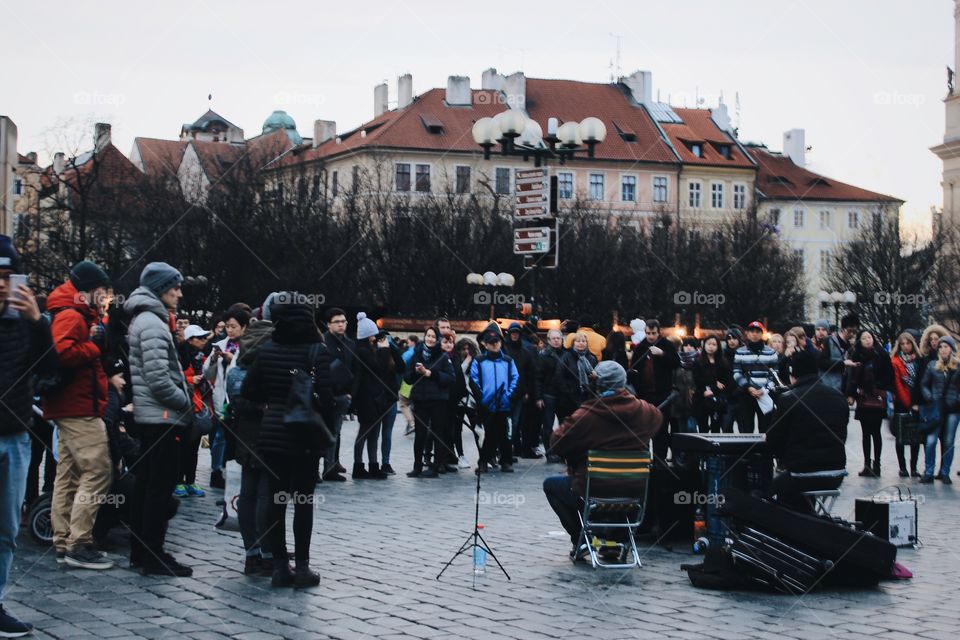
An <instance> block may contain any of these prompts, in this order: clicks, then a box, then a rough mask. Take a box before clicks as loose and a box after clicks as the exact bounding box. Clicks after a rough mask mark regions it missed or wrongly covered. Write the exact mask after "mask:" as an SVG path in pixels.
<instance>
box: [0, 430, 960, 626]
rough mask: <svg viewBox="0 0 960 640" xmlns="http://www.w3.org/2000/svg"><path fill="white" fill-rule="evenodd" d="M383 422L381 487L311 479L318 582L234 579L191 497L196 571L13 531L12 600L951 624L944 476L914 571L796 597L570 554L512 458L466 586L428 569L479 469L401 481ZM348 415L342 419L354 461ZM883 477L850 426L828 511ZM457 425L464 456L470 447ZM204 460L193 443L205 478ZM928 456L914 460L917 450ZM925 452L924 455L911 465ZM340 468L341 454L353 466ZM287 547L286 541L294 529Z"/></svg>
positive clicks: (514, 621) (953, 553)
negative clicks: (94, 562) (87, 560)
mask: <svg viewBox="0 0 960 640" xmlns="http://www.w3.org/2000/svg"><path fill="white" fill-rule="evenodd" d="M400 422H402V419H401V420H398V425H397V426H396V428H395V431H394V450H395V453H394V456H393V460H392V463H393V465H394V467H396V469H397V470H398V472H399V473H398V475H397V476H395V477H392V478H390V479H389V480H387V481H383V482H378V481H374V480H367V481H358V482H353V481H348V482H346V483H339V484H336V485H334V484H331V483H327V484H322V485H320V486H319V489H318V492H319V494H320V495H321V496H322V500H323V504H322V505H321V506H320V507H319V508H318V509H317V511H316V516H315V518H316V525H315V528H314V531H315V534H314V537H313V547H312V554H313V557H312V562H313V565H314V567H315V568H316V569H318V570H319V571H320V573H321V575H322V582H321V585H320V587H318V588H316V589H312V590H309V591H305V592H295V591H292V590H289V589H285V590H272V589H271V588H270V585H269V579H266V578H254V577H251V578H247V577H244V576H243V575H242V572H241V569H242V561H243V558H242V551H241V544H240V535H239V534H238V533H232V532H220V531H216V530H215V529H214V528H213V526H212V524H213V522H214V520H215V518H216V515H217V513H218V507H216V505H215V501H216V500H217V498H218V496H219V492H215V491H211V492H209V493H208V495H207V496H206V497H204V498H188V499H185V500H184V502H183V507H182V508H181V510H180V515H178V516H177V518H176V519H175V521H174V522H173V523H172V526H171V530H170V533H169V535H168V538H167V539H168V542H169V545H170V549H171V550H172V551H173V552H174V554H175V555H176V556H177V557H178V558H180V559H181V560H182V561H184V562H185V563H187V564H189V565H191V566H193V567H194V575H193V577H192V578H186V579H175V578H156V577H150V578H146V577H142V576H140V575H139V574H137V573H134V572H133V571H130V570H129V569H127V568H126V560H125V558H122V557H120V556H117V559H118V561H119V563H120V567H122V568H120V567H118V568H115V569H113V570H111V571H106V572H92V571H91V572H82V571H77V570H72V569H66V568H60V567H58V566H57V565H56V563H55V562H54V557H53V553H52V552H51V551H50V550H49V549H46V548H41V547H38V546H36V545H35V544H34V543H33V542H32V541H31V540H30V539H29V538H28V537H27V536H26V535H25V534H22V535H21V538H20V545H21V546H20V549H19V551H18V552H17V556H16V559H15V565H14V570H13V575H12V576H11V585H10V591H9V594H8V597H7V606H8V608H9V610H10V611H11V612H12V613H14V614H15V615H17V616H19V617H21V618H23V619H25V620H28V621H30V622H32V623H33V624H35V625H36V627H37V629H38V631H37V633H36V636H37V637H40V638H63V639H67V640H79V639H82V638H114V637H123V638H171V639H173V638H197V639H201V638H202V639H215V638H236V639H237V640H261V639H264V640H265V639H268V638H349V639H353V638H361V639H364V638H370V639H373V638H382V639H385V640H393V639H400V638H490V637H504V638H583V637H592V638H602V639H604V640H612V639H618V638H638V639H639V638H648V637H653V636H662V637H669V638H833V637H836V638H867V637H871V638H889V639H891V640H895V639H906V638H917V637H920V638H948V637H950V638H953V637H956V632H957V628H958V626H960V625H958V618H960V615H958V613H957V604H956V601H955V600H954V594H955V593H956V586H957V584H958V583H960V550H958V549H960V545H958V544H957V542H956V540H957V539H956V538H955V536H956V535H957V533H958V531H960V509H958V507H960V501H958V499H957V493H956V492H957V491H958V489H955V488H954V487H949V486H943V485H942V484H941V483H937V484H935V485H930V486H927V485H918V484H916V481H915V480H907V484H909V485H910V486H911V488H912V489H913V490H914V492H917V491H919V494H920V495H921V496H922V498H923V501H924V502H923V504H922V505H921V507H920V527H921V530H920V533H921V537H922V539H923V541H924V542H925V546H924V547H923V548H922V549H920V550H916V551H915V550H900V552H899V554H898V555H899V559H900V560H901V561H902V562H903V563H904V564H905V565H906V566H907V567H909V568H910V569H911V570H913V571H914V573H915V578H914V579H913V580H910V581H903V582H884V583H882V584H881V586H880V587H879V588H876V589H870V590H860V591H853V590H837V589H834V590H829V591H819V592H815V593H810V594H808V595H806V596H804V597H799V598H798V597H793V596H789V595H776V594H766V593H756V592H712V591H702V590H698V589H695V588H693V587H692V586H691V585H690V583H689V581H688V579H687V577H686V574H685V573H683V572H681V571H680V568H679V567H680V564H681V563H682V562H689V561H691V559H692V558H693V556H691V555H688V553H687V552H686V549H684V550H683V551H682V552H681V551H680V550H676V549H675V550H674V551H673V552H671V551H668V550H666V549H664V548H662V547H659V546H646V547H644V548H643V550H642V553H643V562H644V567H643V568H642V569H640V570H635V571H631V572H605V573H604V572H595V571H594V570H592V569H590V568H588V567H585V566H583V565H577V566H574V565H572V564H571V563H570V561H569V559H568V557H567V552H568V551H569V542H568V539H567V538H566V536H565V535H564V534H562V533H561V532H560V530H561V528H560V526H559V523H558V522H557V520H556V519H555V517H554V515H553V513H552V511H551V510H550V507H549V506H548V505H547V502H546V500H545V499H544V497H543V493H542V491H541V483H542V481H543V478H544V477H545V476H547V475H549V474H551V473H554V472H556V471H558V470H559V468H560V467H559V466H558V465H546V464H544V463H543V462H542V461H529V460H522V461H521V462H520V464H518V465H517V473H514V474H511V475H506V474H504V475H499V474H498V473H496V472H493V473H491V474H489V475H488V476H487V477H486V478H485V479H484V484H483V491H484V501H485V502H487V503H489V504H484V505H483V506H482V507H481V522H483V523H484V524H485V525H486V534H485V536H486V538H487V541H488V542H489V543H490V545H491V546H492V547H493V548H494V550H495V551H496V553H497V556H498V557H499V558H500V560H501V561H502V562H503V564H504V565H505V566H506V568H507V570H508V571H509V572H510V576H511V577H512V581H509V582H508V581H507V580H506V579H505V578H504V577H503V576H502V575H500V574H499V573H498V572H497V571H496V567H495V566H493V565H492V563H491V565H490V566H489V567H488V570H487V575H486V576H484V577H482V578H480V579H479V581H478V584H477V587H476V589H474V588H472V579H473V575H472V567H471V561H470V559H469V558H468V557H466V556H463V557H461V558H459V559H458V560H457V562H456V563H455V564H454V565H453V566H452V567H451V568H450V569H449V570H448V571H447V573H445V574H444V576H443V578H442V579H441V580H440V581H437V580H436V579H435V576H436V575H437V573H438V571H439V570H440V568H441V567H442V566H443V564H444V562H446V560H447V559H448V558H449V557H450V556H451V555H452V554H453V553H454V552H455V551H456V550H457V548H458V546H459V545H460V544H461V542H462V541H463V540H464V538H465V537H466V536H467V534H468V533H469V532H470V531H471V530H472V524H473V522H472V519H473V493H474V474H473V473H472V472H470V471H467V472H463V471H461V472H460V473H458V474H451V475H447V476H446V477H442V478H441V479H437V480H427V479H410V478H406V477H404V476H403V475H402V474H403V472H405V471H407V470H409V468H410V466H411V460H412V453H411V450H412V441H411V440H412V439H411V438H410V437H404V436H403V427H402V426H401V425H400V424H399V423H400ZM355 432H356V425H355V423H354V424H349V423H348V424H347V425H346V426H345V430H344V440H343V442H344V448H343V451H344V463H345V464H346V463H348V462H349V454H348V453H347V452H348V451H350V450H351V447H350V446H348V444H347V443H350V445H352V442H353V436H354V434H355ZM885 437H886V440H885V443H884V446H885V448H884V453H883V461H884V470H883V476H884V477H883V478H882V479H880V480H876V479H869V480H868V479H863V478H859V477H857V476H856V473H855V471H856V470H858V469H860V467H861V464H862V457H861V454H860V429H859V426H858V425H856V424H852V425H851V429H850V437H849V440H848V445H847V450H848V455H849V457H850V462H849V464H848V469H850V470H851V471H852V477H850V478H849V479H848V480H847V482H846V483H845V484H844V486H843V496H842V497H841V499H840V500H839V502H838V503H837V506H836V508H835V509H834V512H835V513H838V514H840V515H846V516H848V517H849V518H850V519H852V516H853V501H854V498H855V497H856V496H863V495H869V494H872V493H873V492H875V491H876V490H877V489H879V488H881V487H883V486H885V485H890V484H895V483H897V482H898V481H899V478H897V476H896V468H897V467H896V459H895V457H894V451H893V447H892V444H893V443H892V439H891V438H890V436H889V434H888V433H887V434H885ZM468 440H470V438H469V437H467V435H466V434H465V437H464V441H465V444H467V450H468V457H469V458H470V459H471V460H475V459H476V452H475V449H474V448H473V445H472V442H469V443H467V441H468ZM208 460H209V456H208V454H207V452H206V451H203V452H201V466H202V467H203V469H202V470H201V472H200V477H201V478H203V479H206V478H207V463H208ZM921 461H922V454H921ZM921 463H922V462H921ZM348 466H349V465H348ZM290 544H291V545H292V540H291V541H290Z"/></svg>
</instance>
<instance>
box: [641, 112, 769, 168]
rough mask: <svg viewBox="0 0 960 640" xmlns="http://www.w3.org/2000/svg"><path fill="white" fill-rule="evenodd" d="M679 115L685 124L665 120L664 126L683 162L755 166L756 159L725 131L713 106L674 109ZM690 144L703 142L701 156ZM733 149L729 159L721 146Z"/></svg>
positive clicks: (741, 166)
mask: <svg viewBox="0 0 960 640" xmlns="http://www.w3.org/2000/svg"><path fill="white" fill-rule="evenodd" d="M673 111H674V113H676V114H677V115H678V116H680V119H681V120H683V124H673V123H669V122H662V123H660V126H661V127H663V130H664V132H665V133H666V134H667V137H669V138H670V142H671V143H673V148H674V149H675V150H676V151H677V153H678V154H680V157H681V158H682V159H683V162H684V164H699V165H710V166H719V167H738V168H750V167H753V162H752V161H751V159H750V158H749V157H748V156H747V154H745V153H743V151H741V149H740V148H739V146H738V145H737V144H736V143H735V142H734V140H733V139H732V138H731V137H730V136H729V135H728V134H727V133H726V132H724V131H723V130H722V129H721V128H720V127H718V126H717V123H715V122H714V121H713V118H712V117H711V116H712V115H713V111H711V110H710V109H678V108H674V109H673ZM691 143H697V144H700V145H701V148H702V156H700V157H698V156H695V155H694V154H693V151H691V149H690V144H691ZM722 146H726V147H729V148H730V159H729V160H728V159H727V158H725V157H724V156H723V155H722V154H721V152H720V147H722Z"/></svg>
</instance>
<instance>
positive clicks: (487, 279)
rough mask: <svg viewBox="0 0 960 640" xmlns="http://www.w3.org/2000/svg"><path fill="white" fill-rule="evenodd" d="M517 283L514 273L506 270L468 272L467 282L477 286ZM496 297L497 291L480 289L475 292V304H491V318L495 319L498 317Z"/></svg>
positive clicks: (508, 285) (509, 285) (501, 285)
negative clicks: (497, 271) (498, 271)
mask: <svg viewBox="0 0 960 640" xmlns="http://www.w3.org/2000/svg"><path fill="white" fill-rule="evenodd" d="M516 283H517V279H516V278H514V277H513V275H512V274H509V273H506V272H500V273H494V272H493V271H485V272H484V273H468V274H467V284H469V285H474V286H477V287H483V286H487V287H512V286H513V285H515V284H516ZM496 298H497V294H496V291H493V292H488V291H478V292H476V293H475V294H473V302H474V304H488V305H489V309H490V313H489V319H490V320H494V319H495V318H496Z"/></svg>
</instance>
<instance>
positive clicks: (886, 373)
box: [847, 329, 893, 478]
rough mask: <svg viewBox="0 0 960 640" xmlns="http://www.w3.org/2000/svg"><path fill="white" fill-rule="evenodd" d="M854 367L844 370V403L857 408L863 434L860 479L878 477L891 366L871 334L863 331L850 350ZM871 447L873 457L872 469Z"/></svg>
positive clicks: (890, 382)
mask: <svg viewBox="0 0 960 640" xmlns="http://www.w3.org/2000/svg"><path fill="white" fill-rule="evenodd" d="M849 358H850V360H852V361H853V362H854V363H855V366H853V367H850V368H848V369H847V371H848V374H847V402H848V403H849V404H850V405H851V406H853V403H854V402H856V404H857V411H856V413H854V418H856V419H857V420H859V421H860V426H861V428H862V430H863V470H862V471H861V472H860V475H861V476H864V477H868V478H878V477H880V452H881V446H882V439H881V437H880V425H881V423H882V422H883V419H884V418H885V417H886V415H887V391H890V390H892V389H893V365H891V364H890V356H889V355H887V352H886V351H884V350H883V347H881V346H880V343H879V341H877V340H876V338H875V337H874V335H873V333H872V332H870V331H869V330H867V329H864V330H863V331H861V332H860V334H859V335H858V336H857V341H856V342H855V343H854V345H853V347H852V348H851V349H850V355H849ZM871 443H872V444H873V453H874V457H873V458H872V459H873V464H872V466H871V463H870V461H871V455H870V449H871V446H870V445H871Z"/></svg>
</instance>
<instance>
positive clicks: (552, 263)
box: [523, 222, 560, 269]
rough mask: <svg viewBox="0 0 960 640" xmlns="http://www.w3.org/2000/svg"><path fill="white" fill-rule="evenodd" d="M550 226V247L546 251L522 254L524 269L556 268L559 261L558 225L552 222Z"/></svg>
mask: <svg viewBox="0 0 960 640" xmlns="http://www.w3.org/2000/svg"><path fill="white" fill-rule="evenodd" d="M554 225H555V226H554V227H552V228H550V249H549V250H547V252H546V253H540V254H536V253H532V254H527V255H524V256H523V268H524V269H533V268H539V269H556V268H557V265H558V264H559V263H560V234H559V231H560V225H559V222H554Z"/></svg>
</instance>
